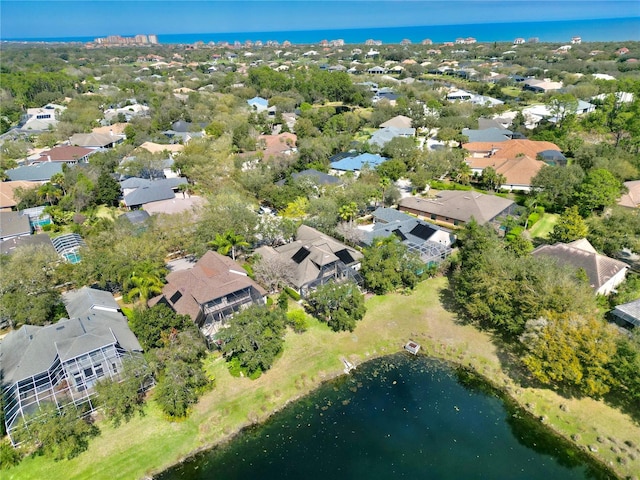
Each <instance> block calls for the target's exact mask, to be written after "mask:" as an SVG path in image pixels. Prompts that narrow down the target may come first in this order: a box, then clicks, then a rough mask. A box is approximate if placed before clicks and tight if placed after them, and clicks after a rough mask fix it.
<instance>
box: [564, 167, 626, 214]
mask: <svg viewBox="0 0 640 480" xmlns="http://www.w3.org/2000/svg"><path fill="white" fill-rule="evenodd" d="M621 189H622V185H621V183H620V181H619V180H618V179H617V178H616V177H614V176H613V174H612V173H611V172H609V171H608V170H605V169H596V170H591V171H590V172H589V173H588V174H587V176H586V177H585V179H584V181H583V182H582V183H581V184H580V185H579V186H578V188H577V190H576V192H575V194H574V202H575V204H576V205H578V208H579V209H580V213H581V214H583V215H585V216H588V215H591V214H592V213H593V212H594V211H596V210H602V209H604V208H605V207H609V206H611V205H613V204H614V203H616V200H617V199H618V197H619V196H620V192H621Z"/></svg>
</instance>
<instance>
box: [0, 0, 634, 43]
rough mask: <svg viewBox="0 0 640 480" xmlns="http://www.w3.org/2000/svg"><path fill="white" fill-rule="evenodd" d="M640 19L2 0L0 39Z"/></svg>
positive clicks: (555, 9) (368, 5) (331, 5)
mask: <svg viewBox="0 0 640 480" xmlns="http://www.w3.org/2000/svg"><path fill="white" fill-rule="evenodd" d="M620 17H640V1H638V0H555V1H548V0H511V1H503V0H448V1H437V0H433V1H431V0H355V1H352V0H348V1H342V0H287V1H284V0H255V1H245V0H235V1H205V0H199V1H198V0H185V1H179V0H174V1H159V0H109V1H106V0H48V1H39V0H1V1H0V39H2V40H6V39H12V38H21V39H27V38H61V37H84V36H94V37H99V36H106V35H135V34H138V33H143V34H144V33H146V34H148V33H156V34H159V35H162V34H175V33H227V32H277V31H291V30H320V29H346V28H369V27H403V26H422V25H455V24H471V23H502V22H531V21H543V20H544V21H546V20H582V19H599V18H620Z"/></svg>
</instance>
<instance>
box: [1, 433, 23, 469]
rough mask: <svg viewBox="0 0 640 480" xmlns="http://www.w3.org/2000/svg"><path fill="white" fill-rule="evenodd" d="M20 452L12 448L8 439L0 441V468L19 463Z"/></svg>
mask: <svg viewBox="0 0 640 480" xmlns="http://www.w3.org/2000/svg"><path fill="white" fill-rule="evenodd" d="M20 460H22V457H21V456H20V452H18V450H16V449H15V448H13V447H12V446H11V444H10V443H9V441H8V440H3V441H2V442H0V469H1V470H7V469H9V468H11V467H14V466H16V465H18V464H19V463H20Z"/></svg>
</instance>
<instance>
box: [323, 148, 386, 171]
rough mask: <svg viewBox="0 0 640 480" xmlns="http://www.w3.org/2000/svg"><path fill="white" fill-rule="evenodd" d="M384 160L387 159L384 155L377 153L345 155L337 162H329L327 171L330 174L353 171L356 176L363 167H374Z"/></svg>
mask: <svg viewBox="0 0 640 480" xmlns="http://www.w3.org/2000/svg"><path fill="white" fill-rule="evenodd" d="M385 160H387V159H386V158H385V157H382V156H380V155H378V154H377V153H376V154H373V153H361V154H360V155H356V156H355V157H346V158H343V159H342V160H338V161H337V162H331V171H330V172H329V173H330V174H332V175H343V174H344V173H346V172H353V173H354V175H355V176H358V175H359V174H360V171H361V170H362V169H363V168H365V167H368V168H371V169H373V168H376V167H377V166H378V165H380V164H381V163H382V162H384V161H385Z"/></svg>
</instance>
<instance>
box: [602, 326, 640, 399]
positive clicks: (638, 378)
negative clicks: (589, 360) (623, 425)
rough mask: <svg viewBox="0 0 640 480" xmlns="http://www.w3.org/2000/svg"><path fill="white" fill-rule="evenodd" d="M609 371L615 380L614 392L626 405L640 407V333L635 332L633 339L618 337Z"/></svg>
mask: <svg viewBox="0 0 640 480" xmlns="http://www.w3.org/2000/svg"><path fill="white" fill-rule="evenodd" d="M636 330H637V329H636ZM609 369H610V370H611V374H612V375H613V379H614V382H613V385H614V387H613V390H614V391H616V392H617V393H618V396H619V397H620V398H621V399H622V400H623V401H624V402H625V403H627V404H629V405H630V406H632V407H633V408H636V409H637V407H638V405H640V375H638V372H639V371H640V331H635V332H633V334H632V335H631V337H626V336H623V335H620V336H619V337H618V340H617V349H616V353H615V355H614V356H613V359H612V360H611V365H610V367H609Z"/></svg>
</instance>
